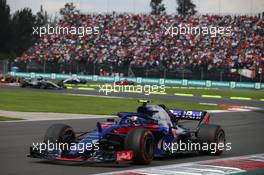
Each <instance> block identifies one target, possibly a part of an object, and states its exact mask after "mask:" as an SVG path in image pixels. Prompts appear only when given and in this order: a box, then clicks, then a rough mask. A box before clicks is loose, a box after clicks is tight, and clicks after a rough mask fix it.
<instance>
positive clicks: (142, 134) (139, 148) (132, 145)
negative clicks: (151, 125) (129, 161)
mask: <svg viewBox="0 0 264 175" xmlns="http://www.w3.org/2000/svg"><path fill="white" fill-rule="evenodd" d="M125 150H132V151H133V153H134V155H133V162H134V163H135V164H144V165H145V164H149V163H150V162H151V161H152V160H153V158H154V151H155V140H154V137H153V135H152V133H151V132H150V131H148V130H147V129H143V128H137V129H134V130H132V131H131V132H129V133H128V135H127V136H126V139H125Z"/></svg>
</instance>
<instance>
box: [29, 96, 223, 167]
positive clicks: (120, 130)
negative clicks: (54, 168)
mask: <svg viewBox="0 0 264 175" xmlns="http://www.w3.org/2000/svg"><path fill="white" fill-rule="evenodd" d="M140 102H141V103H143V104H142V105H141V106H139V107H138V109H137V112H119V113H118V114H117V115H118V117H119V121H116V120H115V119H113V118H109V119H107V121H106V122H103V123H100V122H98V123H97V127H96V128H95V129H93V130H91V131H87V132H82V133H79V134H78V135H77V134H76V133H75V132H74V130H73V129H72V128H71V127H70V126H68V125H64V124H53V125H52V126H50V127H49V128H48V130H47V131H46V134H45V136H44V142H43V144H36V145H33V146H31V147H30V154H29V157H32V158H41V159H47V160H51V161H70V162H87V161H92V162H116V163H120V162H125V161H130V162H133V163H135V164H149V163H151V161H152V160H153V158H154V157H160V156H170V155H174V154H176V153H179V152H187V151H192V152H193V151H197V152H199V153H202V154H215V155H219V154H221V153H222V152H223V149H221V147H224V146H225V132H224V130H223V129H222V127H221V126H219V125H215V124H209V120H210V114H209V113H207V112H206V111H185V110H169V109H167V107H166V106H165V105H154V104H148V103H149V101H146V100H140ZM182 120H193V121H197V122H198V125H197V126H196V127H195V129H194V130H191V129H189V128H185V127H184V126H182V125H180V124H179V121H182ZM182 144H185V146H184V147H183V149H180V146H181V145H182ZM186 145H188V146H186ZM190 145H192V146H191V147H190ZM219 145H221V146H220V147H219ZM190 148H193V149H192V150H190ZM194 148H195V149H194Z"/></svg>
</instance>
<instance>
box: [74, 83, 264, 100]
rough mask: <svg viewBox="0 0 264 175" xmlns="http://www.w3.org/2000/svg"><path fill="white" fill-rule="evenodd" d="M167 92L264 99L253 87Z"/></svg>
mask: <svg viewBox="0 0 264 175" xmlns="http://www.w3.org/2000/svg"><path fill="white" fill-rule="evenodd" d="M96 85H99V84H93V85H89V84H87V85H77V86H72V87H73V88H77V87H90V88H94V89H97V90H98V89H99V87H98V86H96ZM166 93H167V94H175V93H176V94H192V95H193V96H202V95H204V96H212V95H213V96H221V98H230V97H245V98H252V99H256V100H260V99H264V90H253V89H216V88H198V87H197V88H195V87H189V88H188V87H173V88H172V87H169V86H167V87H166Z"/></svg>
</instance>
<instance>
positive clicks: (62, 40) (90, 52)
mask: <svg viewBox="0 0 264 175" xmlns="http://www.w3.org/2000/svg"><path fill="white" fill-rule="evenodd" d="M57 25H58V26H63V27H71V26H75V27H79V26H86V27H94V26H98V27H99V30H100V32H99V34H90V35H85V36H84V37H79V36H78V35H72V34H67V35H62V34H60V35H58V34H52V35H45V36H43V37H41V38H39V41H38V42H36V43H35V45H34V46H33V47H31V48H29V49H28V50H27V51H26V52H25V53H23V54H22V55H21V57H19V60H20V61H23V62H28V61H30V60H35V61H38V62H43V61H46V62H53V63H58V64H60V63H67V62H68V63H69V62H76V61H77V62H82V63H97V64H108V65H113V66H124V65H131V66H134V67H142V68H144V67H146V66H148V67H152V68H165V69H167V70H173V69H176V68H183V69H190V70H192V69H195V68H199V67H201V66H204V67H206V69H208V70H210V69H213V68H219V69H223V68H225V69H232V68H233V69H234V68H247V69H255V68H256V69H257V68H260V67H262V66H263V65H264V64H263V62H264V21H263V19H262V18H259V17H256V16H254V17H253V16H252V17H250V16H217V15H200V16H190V17H187V18H183V17H181V16H177V15H176V16H175V15H149V14H116V13H113V14H88V15H84V14H78V15H69V16H64V18H63V19H61V20H60V21H59V22H58V24H57ZM171 25H173V26H179V25H186V26H200V27H202V26H208V27H210V26H216V27H230V28H231V35H230V36H225V35H216V36H215V37H212V36H211V35H206V34H200V35H193V34H186V35H176V36H171V35H168V34H166V28H168V27H169V26H171Z"/></svg>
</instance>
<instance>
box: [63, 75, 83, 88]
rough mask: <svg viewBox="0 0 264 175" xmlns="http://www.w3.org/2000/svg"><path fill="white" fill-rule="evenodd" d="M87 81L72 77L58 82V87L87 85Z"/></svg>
mask: <svg viewBox="0 0 264 175" xmlns="http://www.w3.org/2000/svg"><path fill="white" fill-rule="evenodd" d="M86 83H87V81H86V80H85V79H81V78H79V77H71V78H68V79H65V80H61V81H59V82H58V85H60V86H63V85H65V84H86Z"/></svg>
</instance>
